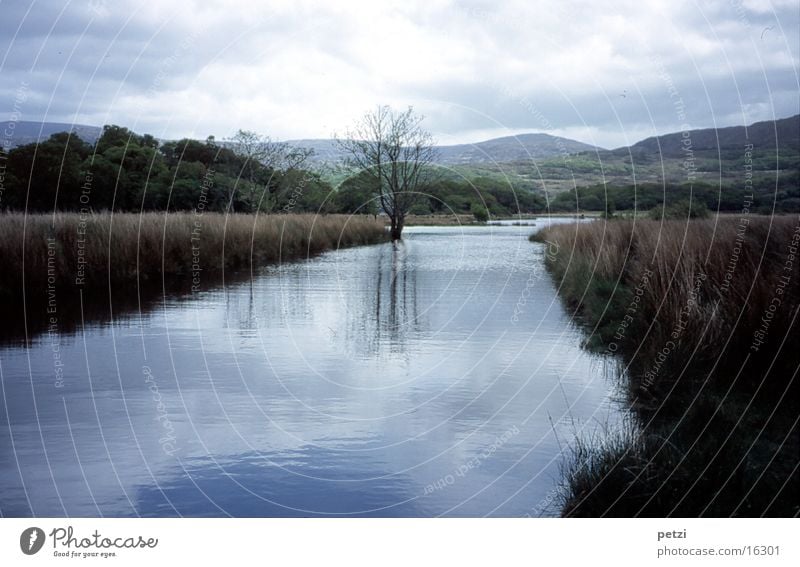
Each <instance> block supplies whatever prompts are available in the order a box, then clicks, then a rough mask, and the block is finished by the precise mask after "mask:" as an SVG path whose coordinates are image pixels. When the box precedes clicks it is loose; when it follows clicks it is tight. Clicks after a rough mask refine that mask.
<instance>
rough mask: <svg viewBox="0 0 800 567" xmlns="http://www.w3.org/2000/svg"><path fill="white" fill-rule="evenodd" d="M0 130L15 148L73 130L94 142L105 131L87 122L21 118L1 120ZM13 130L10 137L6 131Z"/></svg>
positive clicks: (74, 132) (82, 137)
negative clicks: (75, 122) (69, 122)
mask: <svg viewBox="0 0 800 567" xmlns="http://www.w3.org/2000/svg"><path fill="white" fill-rule="evenodd" d="M0 132H3V142H4V143H5V141H6V139H8V141H9V145H10V146H11V147H12V148H14V147H16V146H23V145H25V144H33V143H35V142H43V141H45V140H46V139H47V138H49V137H50V136H52V135H53V134H57V133H59V132H72V133H73V134H75V135H76V136H78V137H80V138H81V139H82V140H84V141H85V142H88V143H90V144H94V143H95V142H96V141H97V139H98V138H99V137H100V134H101V133H102V132H103V129H102V128H101V127H99V126H87V125H85V124H66V123H63V122H30V121H25V120H20V121H18V122H10V121H3V122H0ZM7 132H11V136H10V138H7V137H6V133H7Z"/></svg>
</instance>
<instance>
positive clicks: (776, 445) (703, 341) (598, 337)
mask: <svg viewBox="0 0 800 567" xmlns="http://www.w3.org/2000/svg"><path fill="white" fill-rule="evenodd" d="M798 220H799V219H798V217H797V216H787V217H775V218H769V217H752V216H751V217H749V218H747V219H746V222H742V220H741V219H739V218H736V217H727V218H715V219H704V220H691V221H677V220H669V221H656V220H615V221H604V220H600V221H596V222H593V223H587V224H574V225H558V226H554V227H549V228H546V229H544V230H542V231H540V232H538V233H537V234H536V235H534V236H533V237H532V240H539V241H547V242H550V243H551V245H550V249H551V250H553V249H554V248H557V250H558V253H557V254H555V255H552V254H551V255H549V256H548V268H549V269H550V271H551V273H552V274H553V276H554V278H555V280H556V283H557V284H558V285H559V293H560V295H561V297H562V299H563V300H564V302H565V303H566V305H567V306H568V308H569V309H570V310H572V312H573V314H574V315H575V316H576V317H578V318H579V320H581V321H582V322H583V325H584V328H585V330H586V334H587V346H589V347H590V348H592V349H595V350H600V351H604V352H606V353H613V354H619V355H621V358H622V360H623V362H624V367H625V370H626V372H625V373H624V374H623V376H624V378H625V383H623V384H622V386H623V388H624V389H625V391H627V393H628V396H629V400H630V405H631V408H632V410H633V412H634V415H635V416H636V424H635V426H634V425H631V426H630V427H629V428H628V429H626V430H622V431H619V432H615V433H613V434H609V435H607V436H604V437H603V438H601V439H598V438H592V439H578V440H577V441H576V442H575V444H574V446H573V449H572V455H571V457H570V459H569V462H568V464H567V465H566V468H565V471H564V477H565V484H566V487H565V492H564V499H563V502H562V504H563V508H562V513H563V514H564V515H570V516H573V515H574V516H601V515H609V516H635V515H645V516H658V517H660V516H698V515H706V516H729V515H742V516H752V515H762V514H765V515H777V516H787V515H794V514H797V513H798V511H800V478H798V475H797V474H796V470H795V468H796V467H797V466H798V464H799V463H800V432H798V428H797V427H798V426H797V422H796V416H797V415H798V402H797V401H796V399H797V398H798V390H799V389H798V385H797V381H798V377H797V370H798V368H799V367H800V349H798V348H797V346H796V345H797V344H798V338H799V337H800V333H798V330H799V329H798V321H797V315H798V310H799V309H800V299H799V296H800V271H799V269H800V256H798V250H797V243H798V240H799V239H800V228H799V226H798ZM553 243H554V244H553ZM765 320H768V324H765ZM761 331H764V333H763V335H761V336H760V338H761V339H763V340H760V344H759V341H756V339H757V338H758V337H759V334H758V333H759V332H761Z"/></svg>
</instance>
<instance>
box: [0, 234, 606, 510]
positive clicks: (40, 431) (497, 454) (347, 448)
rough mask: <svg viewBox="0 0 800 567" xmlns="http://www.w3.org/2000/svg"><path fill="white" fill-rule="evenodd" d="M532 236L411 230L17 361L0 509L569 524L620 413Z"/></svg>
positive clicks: (5, 422)
mask: <svg viewBox="0 0 800 567" xmlns="http://www.w3.org/2000/svg"><path fill="white" fill-rule="evenodd" d="M544 222H547V221H537V223H538V224H539V225H541V224H542V223H544ZM532 230H533V229H532V228H531V227H529V226H524V227H514V226H492V227H467V228H459V227H451V228H422V227H420V228H410V229H407V233H406V239H405V242H404V243H403V244H401V245H399V246H393V245H391V244H385V245H377V246H370V247H362V248H356V249H350V250H344V251H337V252H331V253H327V254H324V255H322V256H320V257H317V258H315V259H312V260H308V261H304V262H299V263H294V264H287V265H283V266H280V267H272V268H269V269H267V270H265V271H264V272H263V273H262V274H261V275H259V276H258V277H257V278H255V279H253V280H252V281H251V282H247V283H237V284H235V285H233V286H231V287H228V288H226V289H217V290H214V291H208V292H203V293H199V294H196V295H195V296H194V297H192V298H189V299H185V298H183V299H172V300H166V301H164V302H162V303H161V304H160V305H158V306H157V308H156V309H154V310H151V311H149V312H147V313H142V314H139V315H137V316H134V317H126V318H124V319H121V320H117V321H115V322H114V323H112V324H106V323H104V324H93V325H92V324H89V323H87V324H86V325H85V326H84V327H79V331H78V332H77V333H73V334H62V335H53V336H48V335H47V334H45V335H42V336H40V337H39V338H38V339H37V340H36V342H35V343H34V345H33V346H32V347H31V348H18V347H14V348H9V347H7V348H3V349H2V350H0V363H1V364H2V365H1V366H0V372H2V374H1V377H2V406H0V424H2V425H0V512H1V513H2V515H3V516H31V515H35V516H64V515H69V516H97V515H102V516H136V515H141V516H176V515H183V516H222V515H232V516H297V515H300V516H308V515H364V516H367V515H377V516H437V515H449V516H464V515H465V516H484V515H495V516H498V515H499V516H522V515H525V514H529V515H534V516H535V515H548V514H555V513H557V508H556V506H555V498H554V497H555V492H554V491H555V489H556V486H557V484H558V481H559V463H560V462H561V459H562V456H561V447H563V446H565V445H566V444H567V443H569V442H570V441H571V440H572V439H573V437H574V434H575V432H576V431H581V430H582V429H584V430H585V429H587V428H588V429H589V430H594V429H596V428H598V427H601V426H602V424H606V423H613V422H615V421H616V420H617V419H618V414H617V413H616V412H617V410H616V405H615V404H614V403H613V401H611V398H612V394H611V389H612V385H611V381H610V380H609V379H607V378H606V377H605V372H604V364H603V361H602V360H600V359H598V358H597V357H593V356H592V355H590V354H588V353H586V352H585V351H583V350H581V348H580V342H581V335H580V332H579V330H578V329H577V328H576V327H575V326H574V325H573V324H572V323H571V321H570V317H569V315H568V314H567V313H565V311H564V309H563V307H562V306H561V304H560V303H559V302H558V300H557V298H556V294H555V288H554V286H553V284H552V282H551V280H550V279H549V277H548V276H547V274H546V273H545V272H544V271H543V268H542V261H543V254H544V246H543V245H540V244H531V243H529V242H528V240H527V236H528V234H529V233H530V232H531V231H532ZM59 364H60V365H62V366H58V365H59ZM59 369H60V370H59ZM57 372H60V374H58V375H57V374H56V373H57ZM58 378H61V379H62V381H63V385H62V387H56V380H57V379H58Z"/></svg>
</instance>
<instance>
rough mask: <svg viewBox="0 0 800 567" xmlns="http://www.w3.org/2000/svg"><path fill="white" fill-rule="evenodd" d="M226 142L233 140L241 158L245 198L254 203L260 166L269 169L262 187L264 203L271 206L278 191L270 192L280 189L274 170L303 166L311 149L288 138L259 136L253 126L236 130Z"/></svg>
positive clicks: (294, 168) (283, 170) (312, 151)
mask: <svg viewBox="0 0 800 567" xmlns="http://www.w3.org/2000/svg"><path fill="white" fill-rule="evenodd" d="M228 142H230V143H231V144H232V149H233V151H234V153H236V155H238V156H239V157H241V158H243V159H244V165H243V167H242V177H244V179H246V180H247V181H248V182H249V186H248V191H249V195H248V197H249V199H248V200H249V201H250V205H251V206H253V207H255V206H256V205H255V203H256V202H257V199H256V195H257V193H258V185H259V184H258V181H257V177H258V172H259V170H263V168H269V169H270V170H271V171H270V175H269V178H268V179H267V181H266V182H265V183H264V187H263V190H262V192H266V197H267V199H266V204H267V207H268V208H271V207H272V206H273V205H274V203H273V202H274V201H275V200H276V199H277V195H276V194H273V192H274V193H278V192H279V191H280V189H279V188H278V184H277V183H276V184H273V180H274V179H275V176H276V174H277V173H278V172H283V173H285V172H288V171H293V170H296V169H300V168H302V167H303V165H304V164H305V163H306V161H307V160H308V158H310V157H311V156H312V155H313V153H314V150H313V149H310V148H298V147H295V146H292V145H291V144H289V143H287V142H273V141H272V140H270V138H269V137H268V136H262V135H261V134H258V133H257V132H253V131H252V130H239V131H238V132H236V134H235V135H234V136H233V137H232V138H230V139H229V140H228Z"/></svg>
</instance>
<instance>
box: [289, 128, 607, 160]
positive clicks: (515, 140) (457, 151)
mask: <svg viewBox="0 0 800 567" xmlns="http://www.w3.org/2000/svg"><path fill="white" fill-rule="evenodd" d="M289 143H290V144H292V145H294V146H298V147H301V148H311V149H313V150H314V157H313V159H312V161H313V162H315V163H338V162H342V161H344V159H345V157H346V156H345V154H344V153H342V152H341V151H340V150H339V148H338V147H337V146H336V143H335V141H334V140H328V139H318V140H313V139H311V140H308V139H307V140H289ZM437 149H438V151H439V156H438V158H437V160H436V161H437V163H440V164H443V165H475V164H494V163H508V162H514V161H524V160H531V159H544V158H549V157H553V156H558V155H565V154H573V153H577V152H586V151H595V150H602V148H596V147H595V146H592V145H590V144H584V143H583V142H577V141H575V140H570V139H568V138H560V137H558V136H551V135H550V134H520V135H519V136H505V137H503V138H494V139H491V140H486V141H483V142H477V143H475V144H457V145H451V146H438V147H437Z"/></svg>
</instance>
